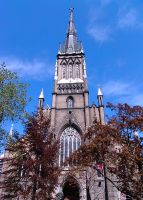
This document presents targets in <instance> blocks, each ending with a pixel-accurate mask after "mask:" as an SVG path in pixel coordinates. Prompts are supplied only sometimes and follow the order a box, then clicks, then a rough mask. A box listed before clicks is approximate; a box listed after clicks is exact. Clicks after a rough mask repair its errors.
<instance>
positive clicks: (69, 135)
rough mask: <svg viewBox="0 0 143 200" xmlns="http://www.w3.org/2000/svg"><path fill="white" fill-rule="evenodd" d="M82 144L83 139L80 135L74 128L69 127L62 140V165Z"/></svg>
mask: <svg viewBox="0 0 143 200" xmlns="http://www.w3.org/2000/svg"><path fill="white" fill-rule="evenodd" d="M80 144H81V138H80V135H79V133H78V132H77V130H76V129H74V128H73V127H67V128H66V129H65V130H64V131H63V133H62V135H61V138H60V162H59V163H60V165H63V162H64V161H65V160H66V158H67V157H69V156H70V155H71V153H73V152H74V151H76V150H77V149H78V148H79V146H80Z"/></svg>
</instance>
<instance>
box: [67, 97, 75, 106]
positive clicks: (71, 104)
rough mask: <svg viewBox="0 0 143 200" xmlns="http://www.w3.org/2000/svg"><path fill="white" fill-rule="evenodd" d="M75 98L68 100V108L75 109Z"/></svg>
mask: <svg viewBox="0 0 143 200" xmlns="http://www.w3.org/2000/svg"><path fill="white" fill-rule="evenodd" d="M73 103H74V102H73V98H72V97H68V98H67V108H73Z"/></svg>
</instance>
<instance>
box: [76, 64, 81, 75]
mask: <svg viewBox="0 0 143 200" xmlns="http://www.w3.org/2000/svg"><path fill="white" fill-rule="evenodd" d="M75 77H76V78H80V71H79V65H78V64H76V68H75Z"/></svg>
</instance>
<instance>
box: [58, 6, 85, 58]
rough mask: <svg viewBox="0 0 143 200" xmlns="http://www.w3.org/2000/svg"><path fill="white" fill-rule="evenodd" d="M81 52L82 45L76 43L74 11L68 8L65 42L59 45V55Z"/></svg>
mask: <svg viewBox="0 0 143 200" xmlns="http://www.w3.org/2000/svg"><path fill="white" fill-rule="evenodd" d="M81 52H83V47H82V43H81V42H78V39H77V35H76V28H75V24H74V9H73V8H70V20H69V25H68V31H67V36H66V40H65V42H64V43H63V44H62V45H60V49H59V54H63V53H64V54H65V53H68V54H71V53H81Z"/></svg>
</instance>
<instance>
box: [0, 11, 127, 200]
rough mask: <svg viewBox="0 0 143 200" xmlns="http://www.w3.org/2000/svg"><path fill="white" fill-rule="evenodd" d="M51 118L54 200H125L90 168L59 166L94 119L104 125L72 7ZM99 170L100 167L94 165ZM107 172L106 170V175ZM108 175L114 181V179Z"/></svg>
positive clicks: (49, 111) (41, 100)
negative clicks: (55, 143)
mask: <svg viewBox="0 0 143 200" xmlns="http://www.w3.org/2000/svg"><path fill="white" fill-rule="evenodd" d="M43 106H44V93H43V90H42V91H41V94H40V96H39V107H43ZM44 111H45V112H46V113H47V115H49V116H50V118H51V130H52V132H53V133H54V135H55V137H56V138H57V139H58V140H59V143H60V150H59V158H58V164H59V166H60V167H61V168H62V173H61V175H60V177H59V183H58V187H57V188H56V191H55V194H54V195H55V196H54V199H57V200H125V199H126V198H125V197H124V196H122V195H121V194H120V192H119V191H117V189H116V188H115V187H114V186H113V184H112V183H111V182H109V181H108V180H106V179H105V177H104V176H102V175H101V173H98V171H97V170H95V169H94V170H93V169H91V168H90V167H89V168H87V169H84V170H81V171H80V172H78V173H76V174H74V175H73V173H71V172H70V165H67V166H65V165H64V166H63V163H64V162H65V160H66V158H68V157H69V156H70V155H71V154H72V153H73V152H74V151H76V150H78V148H79V147H80V145H81V144H82V143H83V142H84V141H83V136H84V134H85V132H86V130H87V129H88V127H89V126H91V125H92V124H93V122H94V121H95V120H97V121H98V122H100V123H101V124H104V103H103V94H102V91H101V89H100V88H98V93H97V105H95V104H92V105H89V90H88V80H87V72H86V61H85V54H84V50H83V45H82V43H81V42H79V41H78V38H77V32H76V28H75V23H74V10H73V9H72V8H71V9H70V19H69V24H68V31H67V35H66V38H65V42H64V43H63V44H61V45H60V47H59V51H58V54H57V59H56V65H55V75H54V85H53V93H52V106H51V108H49V107H48V108H46V109H45V110H44ZM97 167H98V169H99V170H103V166H101V165H98V166H97ZM1 169H2V158H0V173H1ZM107 173H108V172H106V174H107ZM108 177H110V179H111V180H112V181H113V182H114V181H115V182H116V181H117V180H116V178H115V177H114V176H112V175H111V174H108Z"/></svg>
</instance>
